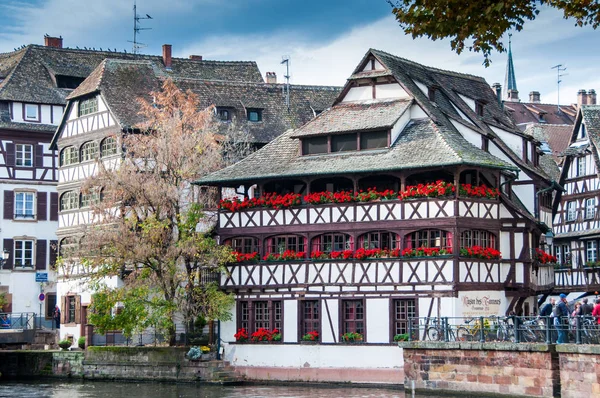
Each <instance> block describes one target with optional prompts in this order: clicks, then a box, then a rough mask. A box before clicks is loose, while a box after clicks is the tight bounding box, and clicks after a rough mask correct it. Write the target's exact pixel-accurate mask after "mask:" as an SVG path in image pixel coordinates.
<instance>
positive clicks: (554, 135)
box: [524, 124, 573, 164]
mask: <svg viewBox="0 0 600 398" xmlns="http://www.w3.org/2000/svg"><path fill="white" fill-rule="evenodd" d="M572 132H573V125H569V124H532V125H529V126H528V127H527V129H526V130H525V131H524V133H525V134H528V135H531V136H532V137H533V138H535V139H536V140H538V141H540V142H542V143H546V144H547V145H548V146H549V148H550V150H551V152H552V153H551V155H552V158H553V159H554V162H555V163H556V164H561V163H562V158H561V157H560V156H561V154H562V153H563V152H564V151H565V149H567V147H568V146H569V141H570V140H571V134H572Z"/></svg>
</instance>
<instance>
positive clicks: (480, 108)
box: [475, 101, 484, 117]
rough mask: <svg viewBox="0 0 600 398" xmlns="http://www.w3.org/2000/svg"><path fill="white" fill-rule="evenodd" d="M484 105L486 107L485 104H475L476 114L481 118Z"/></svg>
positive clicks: (477, 102) (478, 102)
mask: <svg viewBox="0 0 600 398" xmlns="http://www.w3.org/2000/svg"><path fill="white" fill-rule="evenodd" d="M483 105H484V104H483V102H480V101H476V102H475V113H476V114H477V116H479V117H482V116H483Z"/></svg>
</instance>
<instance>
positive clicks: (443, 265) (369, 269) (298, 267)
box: [221, 256, 524, 294]
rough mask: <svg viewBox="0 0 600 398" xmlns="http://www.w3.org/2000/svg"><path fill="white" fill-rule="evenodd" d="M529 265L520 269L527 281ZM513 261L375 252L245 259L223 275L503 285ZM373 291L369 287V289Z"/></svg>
mask: <svg viewBox="0 0 600 398" xmlns="http://www.w3.org/2000/svg"><path fill="white" fill-rule="evenodd" d="M522 270H523V266H522V264H521V266H520V267H518V269H517V272H516V274H517V275H519V276H518V277H517V279H518V280H520V281H522V280H523V279H524V278H523V272H522ZM509 275H511V266H510V263H509V262H502V261H500V260H489V261H485V260H480V259H466V258H460V259H457V258H456V257H454V256H446V257H418V258H415V257H413V258H374V259H365V260H306V261H291V262H281V261H278V262H260V263H256V264H250V263H240V264H232V265H229V266H228V267H227V272H226V273H224V274H223V275H222V276H221V287H222V288H223V289H225V290H236V291H243V290H246V291H247V290H255V289H261V290H273V291H275V290H276V291H278V292H280V293H283V292H285V291H288V292H293V291H299V290H306V291H309V290H310V291H312V292H315V293H316V292H330V293H331V294H336V293H341V292H351V291H360V292H363V293H364V292H372V293H373V294H378V293H380V292H390V291H395V292H402V291H406V292H428V293H429V294H430V293H431V291H432V290H433V291H439V292H441V293H442V292H448V293H450V292H452V291H453V290H460V289H462V288H465V287H470V288H475V289H476V290H477V289H491V290H496V289H497V290H502V289H503V288H504V284H505V283H506V281H507V280H508V277H509ZM367 294H368V293H367Z"/></svg>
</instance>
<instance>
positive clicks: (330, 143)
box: [302, 130, 389, 155]
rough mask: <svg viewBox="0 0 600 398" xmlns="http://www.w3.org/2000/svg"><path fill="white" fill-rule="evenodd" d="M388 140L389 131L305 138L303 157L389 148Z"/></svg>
mask: <svg viewBox="0 0 600 398" xmlns="http://www.w3.org/2000/svg"><path fill="white" fill-rule="evenodd" d="M388 140H389V134H388V131H387V130H381V131H369V132H360V133H348V134H337V135H335V134H334V135H324V136H323V135H322V136H318V137H309V138H303V139H302V155H318V154H324V153H335V152H348V151H356V150H361V151H366V150H370V149H380V148H387V147H388V146H389V142H388Z"/></svg>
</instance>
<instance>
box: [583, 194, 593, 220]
mask: <svg viewBox="0 0 600 398" xmlns="http://www.w3.org/2000/svg"><path fill="white" fill-rule="evenodd" d="M594 217H596V198H588V199H586V200H585V218H586V219H587V218H594Z"/></svg>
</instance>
